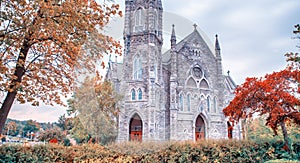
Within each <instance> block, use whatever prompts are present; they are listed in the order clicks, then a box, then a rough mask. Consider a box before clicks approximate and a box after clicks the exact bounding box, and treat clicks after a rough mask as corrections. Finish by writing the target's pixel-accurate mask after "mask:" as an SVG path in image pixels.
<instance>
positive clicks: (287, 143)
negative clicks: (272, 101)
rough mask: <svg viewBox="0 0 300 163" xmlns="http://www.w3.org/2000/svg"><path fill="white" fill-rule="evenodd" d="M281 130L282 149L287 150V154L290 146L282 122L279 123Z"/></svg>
mask: <svg viewBox="0 0 300 163" xmlns="http://www.w3.org/2000/svg"><path fill="white" fill-rule="evenodd" d="M279 124H280V126H281V129H282V133H283V139H284V149H285V150H287V151H288V152H289V153H290V152H291V149H290V145H289V138H288V133H287V131H286V127H285V123H284V121H282V122H280V123H279Z"/></svg>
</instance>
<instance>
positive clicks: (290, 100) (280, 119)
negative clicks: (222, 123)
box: [223, 64, 300, 150]
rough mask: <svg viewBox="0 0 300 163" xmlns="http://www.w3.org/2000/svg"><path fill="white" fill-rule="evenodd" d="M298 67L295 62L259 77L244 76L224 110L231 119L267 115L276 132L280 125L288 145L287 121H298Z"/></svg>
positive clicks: (299, 76)
mask: <svg viewBox="0 0 300 163" xmlns="http://www.w3.org/2000/svg"><path fill="white" fill-rule="evenodd" d="M299 84H300V71H299V68H298V66H295V64H294V66H288V67H287V68H286V69H284V70H282V71H279V72H273V73H271V74H267V75H266V76H265V77H262V78H247V79H246V82H245V83H244V84H242V85H241V86H239V87H238V88H237V89H236V91H235V94H236V96H235V98H234V99H233V100H232V101H231V102H230V104H229V105H228V106H227V107H226V108H225V109H224V110H223V112H224V114H225V116H229V118H230V121H232V122H238V121H239V120H240V119H245V118H251V117H253V116H262V115H266V117H267V119H266V121H267V123H266V125H268V126H270V127H271V128H272V130H273V131H274V133H275V135H277V131H278V126H280V127H281V129H282V132H283V136H284V141H285V148H286V149H287V150H290V149H289V145H288V144H289V142H288V134H287V130H286V125H285V124H286V122H288V121H291V122H293V123H296V124H299V125H300V112H299V108H298V107H297V106H300V99H299V94H300V88H299Z"/></svg>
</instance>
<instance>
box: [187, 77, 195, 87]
mask: <svg viewBox="0 0 300 163" xmlns="http://www.w3.org/2000/svg"><path fill="white" fill-rule="evenodd" d="M185 85H186V86H187V87H190V88H197V83H196V80H195V79H194V78H193V77H189V78H188V79H187V80H186V83H185Z"/></svg>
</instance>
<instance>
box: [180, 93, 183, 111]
mask: <svg viewBox="0 0 300 163" xmlns="http://www.w3.org/2000/svg"><path fill="white" fill-rule="evenodd" d="M179 107H180V111H183V96H182V94H180V95H179Z"/></svg>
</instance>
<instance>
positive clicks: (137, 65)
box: [133, 57, 143, 79]
mask: <svg viewBox="0 0 300 163" xmlns="http://www.w3.org/2000/svg"><path fill="white" fill-rule="evenodd" d="M142 73H143V69H142V60H141V58H140V57H135V58H134V60H133V79H142Z"/></svg>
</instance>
